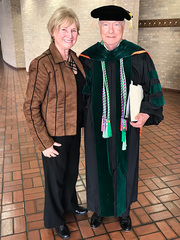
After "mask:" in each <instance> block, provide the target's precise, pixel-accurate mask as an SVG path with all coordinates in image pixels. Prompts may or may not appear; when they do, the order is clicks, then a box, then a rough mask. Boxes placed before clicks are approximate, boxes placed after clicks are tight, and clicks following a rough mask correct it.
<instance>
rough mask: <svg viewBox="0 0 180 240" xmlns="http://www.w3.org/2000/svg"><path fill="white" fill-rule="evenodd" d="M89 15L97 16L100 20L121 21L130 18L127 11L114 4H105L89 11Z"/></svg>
mask: <svg viewBox="0 0 180 240" xmlns="http://www.w3.org/2000/svg"><path fill="white" fill-rule="evenodd" d="M91 16H92V17H93V18H99V20H100V21H101V20H108V21H123V20H124V19H127V20H130V19H131V18H132V16H131V14H130V12H129V11H127V10H126V9H124V8H122V7H120V6H115V5H107V6H103V7H99V8H96V9H94V10H93V11H92V12H91Z"/></svg>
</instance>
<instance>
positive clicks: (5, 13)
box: [0, 0, 17, 67]
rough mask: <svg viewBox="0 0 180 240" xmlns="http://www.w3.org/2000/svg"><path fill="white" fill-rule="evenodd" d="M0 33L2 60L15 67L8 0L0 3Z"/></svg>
mask: <svg viewBox="0 0 180 240" xmlns="http://www.w3.org/2000/svg"><path fill="white" fill-rule="evenodd" d="M0 33H1V47H2V49H3V51H2V55H3V59H4V61H5V62H7V63H8V64H10V65H11V66H13V67H17V64H16V53H15V45H14V35H13V24H12V14H11V3H10V0H6V1H3V2H0Z"/></svg>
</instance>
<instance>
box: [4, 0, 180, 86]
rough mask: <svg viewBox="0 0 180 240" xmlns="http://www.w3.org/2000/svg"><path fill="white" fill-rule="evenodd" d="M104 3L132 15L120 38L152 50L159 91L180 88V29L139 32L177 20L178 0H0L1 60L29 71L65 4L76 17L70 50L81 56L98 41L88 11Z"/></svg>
mask: <svg viewBox="0 0 180 240" xmlns="http://www.w3.org/2000/svg"><path fill="white" fill-rule="evenodd" d="M139 2H140V4H139ZM106 4H117V5H120V6H123V7H124V8H126V9H128V10H129V11H131V12H132V13H133V16H134V18H133V29H131V30H129V28H128V26H129V22H127V23H126V28H125V34H124V38H126V39H127V40H129V41H132V42H135V43H138V44H139V45H141V46H142V47H143V48H145V49H146V50H148V51H149V52H150V54H151V56H152V58H153V61H154V63H155V65H156V68H157V71H158V74H159V77H160V80H161V84H162V87H164V88H171V89H180V82H179V81H180V78H179V75H180V68H179V66H180V54H179V49H180V28H179V27H166V28H154V27H153V28H139V29H138V21H139V19H140V20H146V19H164V18H179V12H180V1H179V0H151V1H146V0H140V1H139V0H91V1H85V0H59V1H57V0H2V1H0V22H1V24H0V35H1V45H2V52H3V59H4V60H5V61H6V62H7V63H9V64H10V65H12V66H14V67H17V68H18V67H26V70H27V71H28V68H29V64H30V62H31V60H32V59H33V58H35V57H36V56H38V55H39V54H41V53H42V52H43V51H45V50H46V49H47V48H48V46H49V43H50V36H49V34H48V31H47V28H46V25H47V22H48V20H49V18H50V16H51V15H52V13H53V12H54V10H55V9H57V8H58V7H60V6H63V5H64V6H68V7H71V8H72V9H73V10H74V11H75V12H76V13H77V15H78V17H79V19H80V23H81V29H80V36H79V37H78V41H77V43H76V45H75V46H74V48H73V49H74V50H75V51H76V52H77V54H79V53H80V52H82V51H83V50H84V49H86V48H87V47H89V46H90V45H92V44H94V43H96V42H97V41H99V40H100V35H99V30H98V23H97V20H96V19H93V18H91V17H90V11H91V10H92V9H94V8H96V7H99V6H102V5H106ZM139 5H140V6H139ZM139 13H140V14H139Z"/></svg>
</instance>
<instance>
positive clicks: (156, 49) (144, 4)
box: [138, 0, 180, 90]
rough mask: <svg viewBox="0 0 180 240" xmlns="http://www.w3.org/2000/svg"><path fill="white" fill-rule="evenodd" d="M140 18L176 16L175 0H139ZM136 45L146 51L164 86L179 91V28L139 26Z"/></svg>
mask: <svg viewBox="0 0 180 240" xmlns="http://www.w3.org/2000/svg"><path fill="white" fill-rule="evenodd" d="M140 3H141V4H140V16H139V19H140V20H150V19H173V18H179V16H180V1H179V0H164V1H160V0H151V1H147V0H141V1H140ZM138 44H139V45H141V46H142V47H143V48H145V49H146V50H148V51H149V53H150V55H151V56H152V58H153V61H154V63H155V65H156V69H157V71H158V75H159V78H160V81H161V84H162V86H163V87H164V88H170V89H178V90H180V67H179V66H180V27H152V28H139V41H138Z"/></svg>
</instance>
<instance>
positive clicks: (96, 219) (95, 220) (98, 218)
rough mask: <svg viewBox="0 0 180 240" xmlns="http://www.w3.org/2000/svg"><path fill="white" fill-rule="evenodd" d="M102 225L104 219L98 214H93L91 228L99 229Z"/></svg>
mask: <svg viewBox="0 0 180 240" xmlns="http://www.w3.org/2000/svg"><path fill="white" fill-rule="evenodd" d="M101 224H102V217H101V216H100V215H98V214H97V213H93V215H92V217H91V228H97V227H99V226H100V225H101Z"/></svg>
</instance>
